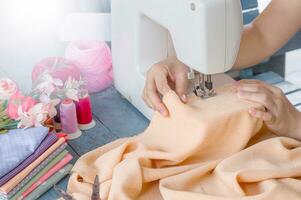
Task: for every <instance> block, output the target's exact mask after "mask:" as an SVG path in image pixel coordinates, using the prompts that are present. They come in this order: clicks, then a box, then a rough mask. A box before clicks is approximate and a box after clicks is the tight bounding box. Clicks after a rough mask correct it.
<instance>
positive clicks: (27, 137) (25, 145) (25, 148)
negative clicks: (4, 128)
mask: <svg viewBox="0 0 301 200" xmlns="http://www.w3.org/2000/svg"><path fill="white" fill-rule="evenodd" d="M47 134H48V128H46V127H36V128H28V129H14V130H10V131H9V132H8V133H6V134H0V163H1V164H0V178H1V177H3V176H4V175H5V174H7V173H8V172H9V171H11V170H12V169H14V168H15V167H17V166H18V165H19V164H20V163H21V162H22V161H23V160H25V159H26V158H27V157H28V156H30V155H31V154H32V153H33V152H34V151H35V150H36V149H37V148H38V146H39V145H40V144H41V142H42V141H43V140H44V138H45V137H46V136H47Z"/></svg>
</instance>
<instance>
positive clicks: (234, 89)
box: [232, 81, 239, 92]
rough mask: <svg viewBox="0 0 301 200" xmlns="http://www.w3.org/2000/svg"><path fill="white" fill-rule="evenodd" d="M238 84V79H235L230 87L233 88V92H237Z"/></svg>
mask: <svg viewBox="0 0 301 200" xmlns="http://www.w3.org/2000/svg"><path fill="white" fill-rule="evenodd" d="M238 86H239V82H238V81H236V82H234V83H233V85H232V89H233V91H234V92H237V89H238Z"/></svg>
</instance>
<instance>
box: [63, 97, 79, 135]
mask: <svg viewBox="0 0 301 200" xmlns="http://www.w3.org/2000/svg"><path fill="white" fill-rule="evenodd" d="M60 118H61V126H62V131H63V132H64V133H66V134H67V135H68V136H67V139H69V140H73V139H76V138H78V137H80V136H81V134H82V132H81V131H80V130H79V129H78V124H77V117H76V108H75V104H74V103H73V101H72V100H70V99H65V100H64V101H63V102H62V103H61V105H60Z"/></svg>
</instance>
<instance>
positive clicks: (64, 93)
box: [0, 73, 83, 133]
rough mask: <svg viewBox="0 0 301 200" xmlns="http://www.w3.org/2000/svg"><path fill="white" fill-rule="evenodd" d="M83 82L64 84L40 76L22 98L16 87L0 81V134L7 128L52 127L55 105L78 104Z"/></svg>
mask: <svg viewBox="0 0 301 200" xmlns="http://www.w3.org/2000/svg"><path fill="white" fill-rule="evenodd" d="M82 85H83V81H81V80H75V79H72V78H71V77H69V78H68V79H67V80H66V81H65V82H63V81H62V80H60V79H56V78H54V77H52V76H51V75H50V74H48V73H44V74H42V75H41V76H40V78H38V79H37V80H36V81H35V83H34V84H33V89H32V91H31V92H30V93H29V94H28V95H25V94H23V93H22V92H21V91H20V90H19V89H18V87H17V84H16V83H15V82H14V81H12V80H10V79H8V78H2V79H0V133H5V132H7V131H8V130H10V129H15V128H29V127H36V126H47V127H50V128H53V127H52V126H53V125H52V123H51V121H52V119H53V118H54V117H55V116H56V115H57V109H56V106H57V105H58V104H59V103H60V101H61V100H62V99H66V98H68V99H72V100H74V101H78V93H79V90H80V88H81V86H82Z"/></svg>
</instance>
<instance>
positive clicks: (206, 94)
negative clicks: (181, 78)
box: [193, 86, 216, 99]
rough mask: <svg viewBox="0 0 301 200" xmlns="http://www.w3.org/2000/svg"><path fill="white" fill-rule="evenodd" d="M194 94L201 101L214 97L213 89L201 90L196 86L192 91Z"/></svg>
mask: <svg viewBox="0 0 301 200" xmlns="http://www.w3.org/2000/svg"><path fill="white" fill-rule="evenodd" d="M193 92H194V94H195V95H196V96H198V97H200V98H202V99H208V98H211V97H214V96H216V92H215V90H214V89H211V90H208V89H204V88H201V87H200V86H196V87H195V89H194V90H193Z"/></svg>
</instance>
